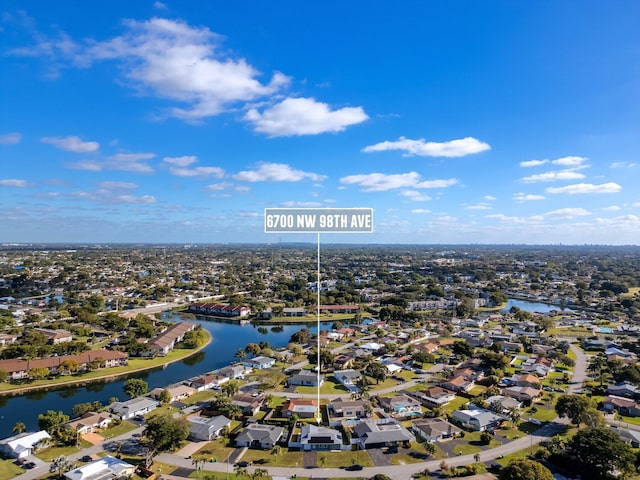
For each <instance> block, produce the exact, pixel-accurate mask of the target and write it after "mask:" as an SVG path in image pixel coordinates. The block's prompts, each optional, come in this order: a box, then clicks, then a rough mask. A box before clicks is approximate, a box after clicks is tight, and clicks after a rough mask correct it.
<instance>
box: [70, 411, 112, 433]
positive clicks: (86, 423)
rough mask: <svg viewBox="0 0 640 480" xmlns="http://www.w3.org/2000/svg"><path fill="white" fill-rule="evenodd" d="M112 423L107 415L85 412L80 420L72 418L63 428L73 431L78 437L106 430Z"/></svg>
mask: <svg viewBox="0 0 640 480" xmlns="http://www.w3.org/2000/svg"><path fill="white" fill-rule="evenodd" d="M112 421H113V417H111V415H109V414H108V413H96V412H87V413H85V414H83V415H82V416H81V417H80V418H74V419H73V420H69V421H68V422H67V423H65V424H64V426H65V427H67V428H70V429H71V430H75V431H76V432H78V433H79V434H80V435H84V434H86V433H91V432H95V431H96V430H100V429H103V428H107V427H108V426H109V424H110V423H111V422H112Z"/></svg>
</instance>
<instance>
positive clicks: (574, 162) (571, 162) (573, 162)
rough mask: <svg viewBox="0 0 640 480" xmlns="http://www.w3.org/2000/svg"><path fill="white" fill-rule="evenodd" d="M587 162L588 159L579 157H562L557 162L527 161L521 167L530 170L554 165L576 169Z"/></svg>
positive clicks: (546, 160) (521, 163)
mask: <svg viewBox="0 0 640 480" xmlns="http://www.w3.org/2000/svg"><path fill="white" fill-rule="evenodd" d="M587 160H589V159H588V158H586V157H577V156H568V157H561V158H556V159H555V160H549V159H546V158H545V159H544V160H526V161H524V162H520V166H521V167H523V168H530V167H539V166H540V165H545V164H547V163H552V164H554V165H563V166H565V167H575V166H578V165H582V164H583V163H584V162H586V161H587Z"/></svg>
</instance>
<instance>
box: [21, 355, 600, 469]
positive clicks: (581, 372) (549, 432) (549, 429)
mask: <svg viewBox="0 0 640 480" xmlns="http://www.w3.org/2000/svg"><path fill="white" fill-rule="evenodd" d="M571 350H572V351H573V352H574V354H575V355H576V364H575V367H574V372H573V377H572V381H571V384H570V385H569V388H568V392H569V393H578V392H580V391H581V390H582V383H583V382H584V380H585V378H586V369H587V363H588V356H587V355H585V354H584V353H583V352H582V350H580V349H578V348H577V347H575V346H574V345H571ZM415 382H416V380H413V381H411V382H407V384H403V385H402V386H400V385H398V386H396V387H392V388H391V389H387V390H395V389H401V388H406V387H407V386H409V385H410V384H413V383H415ZM280 393H281V392H280ZM376 393H383V391H380V392H376ZM286 395H290V396H291V397H294V396H295V397H302V396H307V395H303V394H289V393H286ZM309 396H311V397H315V395H314V394H311V395H309ZM334 396H335V395H330V397H334ZM323 397H324V395H323ZM562 428H564V424H563V422H562V420H560V419H556V420H555V421H553V422H550V423H547V424H546V425H544V426H542V427H541V428H539V429H538V430H537V431H536V432H535V433H534V434H531V435H526V436H524V437H522V438H518V439H516V440H513V441H511V442H508V443H505V444H503V445H500V446H498V447H495V448H492V449H489V450H485V451H483V452H480V461H481V462H487V461H490V460H493V459H496V458H498V457H501V456H503V455H509V454H511V453H514V452H518V451H520V450H525V449H527V448H531V449H532V448H533V446H534V445H537V444H538V443H540V442H542V441H544V440H545V439H548V438H550V437H552V436H553V435H555V434H556V433H557V432H559V431H560V430H561V429H562ZM142 430H143V427H138V428H136V429H135V430H133V431H131V432H128V433H127V434H124V435H121V436H120V437H116V438H114V439H110V440H108V441H105V442H103V443H102V444H99V445H95V446H93V447H90V448H86V449H83V450H81V451H80V452H78V453H76V454H74V455H70V456H69V459H70V460H74V461H77V460H78V459H79V458H81V457H82V456H84V455H93V456H95V455H96V454H98V453H99V452H102V451H104V450H105V449H106V448H107V447H108V446H109V444H112V445H113V444H115V443H117V442H125V441H127V440H129V439H131V438H132V437H133V436H134V435H140V434H141V433H142ZM474 457H475V454H470V455H461V456H458V457H450V458H447V459H446V460H445V461H446V463H447V465H449V466H451V467H453V466H459V465H468V464H470V463H474V462H475V458H474ZM156 459H157V460H158V461H160V462H163V463H167V464H170V465H175V466H177V467H183V468H188V469H193V468H194V466H193V461H192V460H191V459H190V458H185V457H183V456H180V455H178V454H175V453H162V454H160V455H158V456H157V457H156ZM441 462H442V460H431V461H426V462H419V463H412V464H406V465H392V466H381V467H367V468H364V469H363V470H362V471H355V472H350V471H346V470H344V469H338V468H313V469H305V468H284V467H268V466H260V467H251V466H250V467H248V470H249V471H250V472H252V471H253V469H254V468H266V469H267V470H268V471H269V475H276V476H278V475H281V476H285V477H289V476H290V475H291V474H296V475H298V476H300V477H317V478H331V477H343V478H358V477H372V476H373V475H375V474H377V473H381V474H385V475H388V476H389V477H391V478H393V479H394V480H411V478H412V475H413V474H415V473H418V472H422V471H424V470H425V469H428V470H429V471H431V472H433V471H437V470H439V469H440V464H441ZM36 464H37V466H36V468H34V469H32V470H27V471H25V472H24V473H23V474H22V475H20V476H18V477H17V478H20V479H23V480H35V479H37V478H39V477H42V476H43V475H46V474H47V473H48V471H49V464H48V463H46V462H43V461H41V460H37V459H36ZM202 468H203V470H208V471H215V472H227V471H229V472H233V470H234V469H233V465H229V464H227V463H226V462H215V463H211V462H209V463H205V464H204V465H203V466H202ZM166 477H170V476H166Z"/></svg>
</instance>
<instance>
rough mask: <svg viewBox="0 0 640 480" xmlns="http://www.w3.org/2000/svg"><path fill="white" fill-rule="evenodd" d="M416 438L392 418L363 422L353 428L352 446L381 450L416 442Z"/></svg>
mask: <svg viewBox="0 0 640 480" xmlns="http://www.w3.org/2000/svg"><path fill="white" fill-rule="evenodd" d="M415 439H416V437H415V435H413V433H411V432H410V431H409V430H407V429H406V428H404V427H403V426H402V425H400V423H398V422H397V421H396V420H393V419H391V418H388V419H382V420H362V421H360V422H358V423H357V424H356V425H355V426H354V427H353V437H352V438H351V443H352V444H357V445H358V446H359V447H360V448H362V449H367V448H380V447H388V446H394V445H398V444H400V443H408V442H413V441H415Z"/></svg>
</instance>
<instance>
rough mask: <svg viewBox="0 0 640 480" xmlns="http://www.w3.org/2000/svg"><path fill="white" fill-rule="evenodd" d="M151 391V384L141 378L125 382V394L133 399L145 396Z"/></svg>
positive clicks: (129, 379)
mask: <svg viewBox="0 0 640 480" xmlns="http://www.w3.org/2000/svg"><path fill="white" fill-rule="evenodd" d="M148 390H149V384H148V383H147V382H145V381H144V380H142V379H141V378H128V379H127V380H126V381H125V382H124V392H125V393H126V394H127V395H129V396H130V397H131V398H136V397H140V396H142V395H144V394H145V393H147V391H148Z"/></svg>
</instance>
